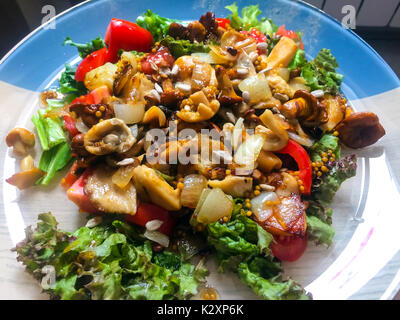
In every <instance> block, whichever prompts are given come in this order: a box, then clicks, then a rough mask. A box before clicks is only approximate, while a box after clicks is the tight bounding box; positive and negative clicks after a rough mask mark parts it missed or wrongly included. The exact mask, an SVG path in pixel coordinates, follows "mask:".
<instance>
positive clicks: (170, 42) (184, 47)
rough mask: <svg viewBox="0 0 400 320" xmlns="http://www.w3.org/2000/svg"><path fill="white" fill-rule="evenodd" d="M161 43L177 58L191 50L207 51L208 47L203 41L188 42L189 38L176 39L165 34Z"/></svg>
mask: <svg viewBox="0 0 400 320" xmlns="http://www.w3.org/2000/svg"><path fill="white" fill-rule="evenodd" d="M161 44H162V45H163V46H166V47H167V48H168V49H169V51H170V52H171V54H172V55H173V56H174V57H176V58H178V57H181V56H185V55H190V54H192V53H193V52H209V51H210V48H209V47H208V45H206V44H204V43H201V42H200V43H197V42H190V41H189V40H176V39H174V38H172V37H171V36H166V37H165V38H163V39H162V40H161Z"/></svg>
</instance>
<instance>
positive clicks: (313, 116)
mask: <svg viewBox="0 0 400 320" xmlns="http://www.w3.org/2000/svg"><path fill="white" fill-rule="evenodd" d="M297 98H303V99H304V100H305V101H306V102H307V107H306V108H304V110H303V111H302V112H301V114H300V115H299V116H300V117H301V118H303V117H304V121H305V122H312V123H316V122H317V121H318V120H319V116H320V114H321V110H322V108H321V105H320V104H319V103H318V100H317V98H315V97H314V96H313V95H312V94H311V93H310V92H308V91H306V90H297V91H296V92H295V93H294V95H293V99H297Z"/></svg>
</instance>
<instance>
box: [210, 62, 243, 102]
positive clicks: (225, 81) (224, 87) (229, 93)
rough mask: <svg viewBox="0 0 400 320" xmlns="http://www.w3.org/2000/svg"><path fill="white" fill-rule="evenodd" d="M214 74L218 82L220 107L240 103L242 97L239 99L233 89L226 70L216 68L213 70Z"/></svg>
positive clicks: (220, 67)
mask: <svg viewBox="0 0 400 320" xmlns="http://www.w3.org/2000/svg"><path fill="white" fill-rule="evenodd" d="M215 74H216V76H217V80H218V89H219V90H220V93H219V96H218V101H219V102H220V103H221V104H222V105H231V104H235V103H238V102H242V101H243V99H242V97H239V96H238V95H237V94H236V92H235V90H234V89H233V86H232V83H231V80H230V78H229V75H228V73H227V71H226V69H225V68H224V67H222V66H218V67H216V68H215Z"/></svg>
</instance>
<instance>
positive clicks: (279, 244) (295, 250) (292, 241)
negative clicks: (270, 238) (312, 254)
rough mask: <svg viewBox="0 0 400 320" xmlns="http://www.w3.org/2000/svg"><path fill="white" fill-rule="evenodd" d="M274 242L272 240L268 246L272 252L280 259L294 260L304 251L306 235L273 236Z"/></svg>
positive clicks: (306, 241)
mask: <svg viewBox="0 0 400 320" xmlns="http://www.w3.org/2000/svg"><path fill="white" fill-rule="evenodd" d="M274 240H275V242H272V243H271V245H270V248H271V250H272V254H273V255H274V256H275V257H277V258H278V259H279V260H282V261H290V262H293V261H296V260H298V259H299V258H300V257H301V256H302V255H303V253H304V251H306V248H307V243H308V240H307V235H305V236H304V237H297V236H290V237H285V236H275V237H274Z"/></svg>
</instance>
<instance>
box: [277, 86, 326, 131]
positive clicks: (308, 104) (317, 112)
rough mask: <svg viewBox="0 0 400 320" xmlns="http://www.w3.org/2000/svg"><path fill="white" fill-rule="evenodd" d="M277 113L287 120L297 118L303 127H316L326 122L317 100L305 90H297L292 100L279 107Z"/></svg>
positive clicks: (323, 111) (324, 113)
mask: <svg viewBox="0 0 400 320" xmlns="http://www.w3.org/2000/svg"><path fill="white" fill-rule="evenodd" d="M279 111H280V112H281V113H282V114H283V115H284V116H285V117H286V118H287V119H294V118H297V119H298V120H299V121H300V122H301V123H302V124H304V125H305V126H316V125H317V126H318V125H319V124H321V123H325V122H326V121H327V120H328V119H327V116H326V112H325V110H324V109H323V108H322V106H321V104H320V103H319V101H318V100H317V98H315V97H314V96H313V95H312V94H311V93H309V92H308V91H305V90H297V91H296V92H295V94H294V96H293V99H292V100H289V101H287V102H286V103H284V104H283V105H282V106H280V107H279Z"/></svg>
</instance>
